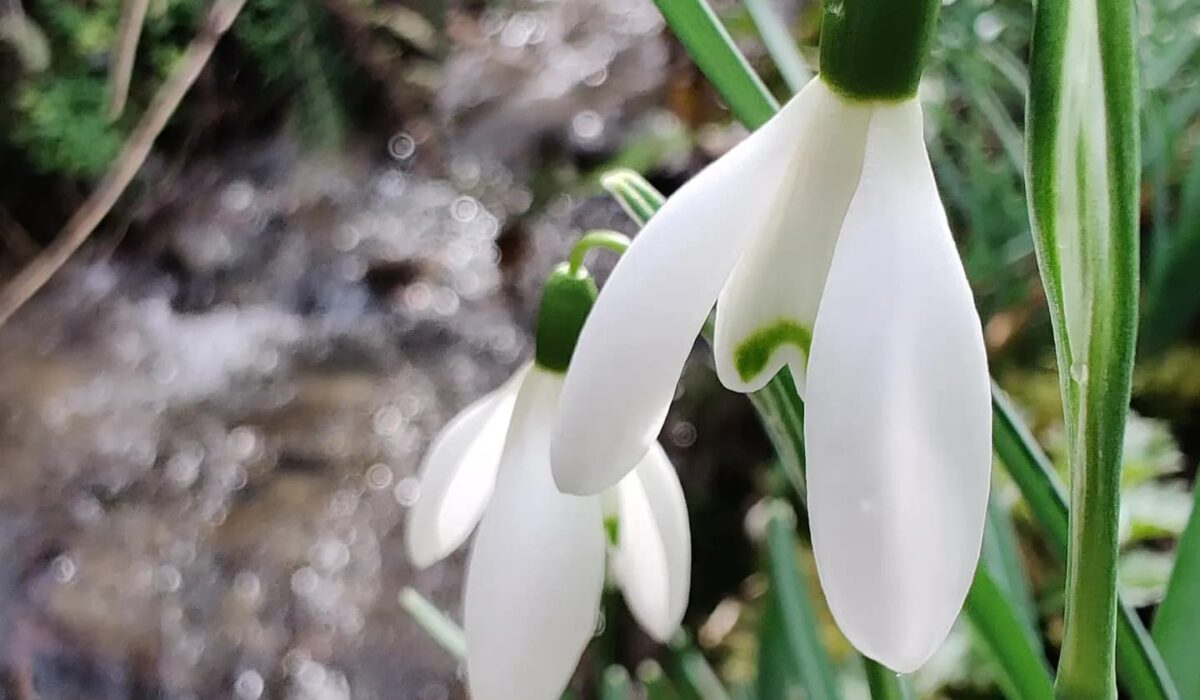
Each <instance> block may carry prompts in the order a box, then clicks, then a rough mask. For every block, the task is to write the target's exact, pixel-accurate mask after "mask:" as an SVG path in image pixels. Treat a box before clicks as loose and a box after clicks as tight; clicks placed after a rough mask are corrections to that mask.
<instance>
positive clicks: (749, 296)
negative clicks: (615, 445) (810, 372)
mask: <svg viewBox="0 0 1200 700" xmlns="http://www.w3.org/2000/svg"><path fill="white" fill-rule="evenodd" d="M807 92H808V93H809V94H808V97H809V98H810V100H811V103H812V111H811V113H810V114H809V117H808V118H809V120H810V121H809V123H808V124H807V125H806V126H805V129H804V138H803V139H802V140H801V141H800V144H799V147H798V149H797V156H796V158H795V160H794V166H793V167H792V169H791V170H790V171H789V172H788V174H787V178H786V183H785V185H784V191H785V192H786V193H787V194H786V196H785V197H782V198H781V199H780V206H779V208H778V210H777V211H776V213H775V220H774V221H773V222H772V225H771V226H770V227H768V228H767V229H766V230H764V231H763V234H762V235H760V236H757V237H755V238H754V240H752V241H750V244H749V245H748V246H747V247H746V251H745V252H744V253H742V257H741V259H739V260H738V263H737V265H736V266H735V267H734V268H733V273H732V274H731V275H730V277H729V282H728V283H726V285H725V288H724V289H723V290H721V296H720V298H719V299H718V300H717V315H716V337H715V342H714V344H713V346H714V347H713V357H714V359H715V361H716V365H717V376H719V377H720V379H721V383H722V384H724V385H725V386H726V387H728V388H729V389H732V390H733V391H742V392H750V391H757V390H759V389H761V388H762V387H763V385H765V384H766V383H767V381H768V380H770V379H771V377H773V376H775V373H776V372H778V371H779V370H780V368H782V367H783V366H784V364H788V365H790V366H791V369H792V376H793V377H794V379H795V381H796V386H797V389H798V390H799V391H800V393H801V395H803V394H804V377H805V365H806V364H807V362H808V354H807V353H808V348H809V343H810V342H811V340H812V328H813V322H814V321H815V320H816V318H817V306H818V304H819V303H820V301H821V290H822V289H823V288H824V287H825V277H826V275H827V274H828V272H829V264H830V261H831V260H832V259H833V250H834V246H835V245H836V244H837V239H838V233H839V232H840V231H841V230H842V222H843V219H844V218H845V216H846V209H847V208H849V206H850V200H851V198H852V197H854V191H855V189H856V188H857V187H858V180H859V176H860V174H861V172H862V161H863V150H864V148H865V147H866V143H867V124H868V121H869V119H870V116H871V108H870V107H869V106H867V105H864V104H861V103H852V102H848V101H846V100H845V99H843V98H841V97H839V96H838V95H836V94H834V93H833V92H832V91H830V90H829V88H828V87H826V86H825V83H824V82H822V81H820V80H817V81H814V82H813V83H812V84H811V85H810V86H809V87H808V89H807Z"/></svg>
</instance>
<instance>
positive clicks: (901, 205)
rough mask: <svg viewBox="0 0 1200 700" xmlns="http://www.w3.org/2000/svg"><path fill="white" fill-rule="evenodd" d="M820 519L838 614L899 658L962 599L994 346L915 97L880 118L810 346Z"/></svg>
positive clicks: (811, 468)
mask: <svg viewBox="0 0 1200 700" xmlns="http://www.w3.org/2000/svg"><path fill="white" fill-rule="evenodd" d="M805 413H806V415H805V430H804V434H805V439H806V440H807V455H808V489H809V518H810V523H811V528H812V538H813V549H814V551H815V554H816V559H817V571H818V573H819V574H820V578H821V585H822V588H823V589H824V591H825V595H826V598H827V599H828V601H829V606H830V609H831V610H832V611H833V615H834V619H835V620H836V621H837V623H838V625H839V626H840V627H841V629H842V631H843V632H844V633H845V634H846V637H847V638H848V639H849V640H850V641H851V642H852V643H853V644H854V645H855V646H856V647H858V649H859V650H860V651H862V652H863V653H864V654H866V655H867V656H870V657H871V658H873V659H876V660H877V661H879V662H881V663H883V664H884V665H886V666H888V667H890V668H892V669H893V670H895V671H898V672H907V671H911V670H913V669H915V668H917V667H919V666H920V665H921V664H923V663H924V662H925V661H926V660H927V659H928V658H929V656H930V655H931V654H932V653H933V652H934V651H935V650H936V648H937V647H938V646H939V645H940V644H941V642H942V640H943V639H944V638H945V636H946V634H947V633H948V632H949V630H950V626H951V625H952V624H953V622H954V620H955V617H956V616H957V615H958V612H959V610H960V608H961V607H962V603H963V599H964V597H965V596H966V592H967V589H968V587H969V586H970V584H971V578H972V575H973V573H974V571H975V566H976V563H977V561H978V557H979V549H980V543H981V541H982V537H983V522H984V515H985V511H986V509H987V495H988V476H989V472H990V466H991V410H990V399H989V383H988V371H987V357H986V355H985V352H984V345H983V336H982V331H981V329H980V323H979V316H978V314H977V313H976V311H975V306H974V303H973V301H972V297H971V290H970V288H969V287H968V285H967V280H966V276H965V275H964V273H963V268H962V263H961V262H960V261H959V259H958V255H957V253H956V251H955V248H954V242H953V240H952V239H951V237H950V230H949V227H948V225H947V223H946V215H945V212H944V210H943V209H942V205H941V201H940V199H939V198H938V194H937V186H936V184H935V182H934V179H933V172H932V170H931V168H930V165H929V158H928V155H927V154H926V152H925V147H924V143H923V141H922V133H921V110H920V107H919V106H918V105H917V103H916V102H915V101H908V102H905V103H901V104H897V105H889V106H884V107H878V108H877V110H876V112H875V114H874V115H873V116H872V118H871V127H870V135H869V136H868V140H867V153H866V161H865V164H864V166H863V179H862V185H861V186H860V188H859V191H858V193H857V194H856V195H855V198H854V201H853V203H852V204H851V205H850V211H849V212H848V213H847V215H846V226H845V229H844V230H843V231H842V234H841V237H840V240H839V241H838V245H837V251H836V252H835V254H834V258H833V266H832V268H831V269H830V272H829V280H828V283H827V284H826V289H825V294H824V298H823V299H822V301H821V309H820V311H819V312H818V314H817V323H816V327H815V329H814V334H813V345H812V355H811V357H810V359H809V372H808V397H807V405H806V411H805Z"/></svg>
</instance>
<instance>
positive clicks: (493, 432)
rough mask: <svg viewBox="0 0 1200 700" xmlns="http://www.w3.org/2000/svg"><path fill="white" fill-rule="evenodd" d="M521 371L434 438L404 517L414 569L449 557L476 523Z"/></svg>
mask: <svg viewBox="0 0 1200 700" xmlns="http://www.w3.org/2000/svg"><path fill="white" fill-rule="evenodd" d="M526 371H527V368H522V369H520V370H518V371H517V373H516V374H514V375H513V376H512V378H511V379H509V380H508V381H506V382H505V383H504V384H502V385H501V386H500V388H498V389H496V390H495V391H493V392H492V393H490V394H488V395H487V396H484V397H483V398H481V399H479V400H478V401H476V402H475V403H473V404H471V405H470V406H467V407H466V408H465V409H463V411H462V412H461V413H459V414H458V415H457V416H455V417H454V419H453V420H451V421H450V422H449V423H447V424H446V427H444V428H442V431H441V432H440V433H438V435H437V437H435V438H434V439H433V443H432V444H431V445H430V447H429V451H428V452H426V453H425V459H424V460H423V462H422V464H421V493H420V496H419V497H418V498H417V502H416V503H414V504H413V506H412V510H410V511H409V514H408V531H407V533H406V534H407V541H408V556H409V559H410V560H411V561H412V563H413V564H414V565H416V566H418V567H422V568H423V567H426V566H429V565H430V564H432V563H434V562H436V561H438V560H440V559H442V558H443V557H445V556H446V555H448V554H450V552H453V551H454V550H455V549H457V548H458V547H459V545H461V544H462V543H463V542H464V541H466V539H467V536H468V535H470V534H471V530H472V529H473V528H474V527H475V524H476V523H477V522H479V517H480V516H481V515H482V514H483V509H484V508H485V507H486V506H487V503H488V499H489V498H491V496H492V488H493V487H494V486H495V483H496V468H497V466H499V464H500V452H501V449H502V448H503V447H504V434H505V433H506V432H507V431H508V422H509V419H510V418H511V417H512V412H513V404H514V403H515V402H516V399H517V390H518V389H519V388H520V387H521V380H522V378H523V377H524V376H525V372H526Z"/></svg>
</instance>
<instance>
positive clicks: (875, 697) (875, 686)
mask: <svg viewBox="0 0 1200 700" xmlns="http://www.w3.org/2000/svg"><path fill="white" fill-rule="evenodd" d="M863 668H864V670H865V671H866V673H867V686H868V687H870V688H871V700H912V696H913V694H912V690H911V689H910V688H909V687H908V680H907V679H906V678H904V677H903V676H901V675H898V674H897V673H896V672H895V671H893V670H892V669H890V668H887V667H886V666H883V665H882V664H880V663H878V662H876V661H873V660H871V659H868V658H867V657H865V656H864V657H863Z"/></svg>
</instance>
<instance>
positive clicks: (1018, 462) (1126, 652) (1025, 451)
mask: <svg viewBox="0 0 1200 700" xmlns="http://www.w3.org/2000/svg"><path fill="white" fill-rule="evenodd" d="M992 433H993V435H992V447H993V449H995V451H996V456H997V457H999V458H1000V461H1001V462H1002V463H1003V464H1004V467H1005V470H1006V471H1007V472H1008V474H1009V476H1011V477H1012V479H1013V481H1014V482H1016V484H1017V488H1018V489H1020V491H1021V495H1022V496H1023V497H1024V498H1025V503H1026V504H1027V505H1028V506H1029V511H1030V513H1032V515H1033V519H1034V520H1035V521H1037V523H1038V525H1040V526H1041V527H1042V531H1043V532H1044V533H1045V534H1046V536H1047V538H1048V540H1049V543H1050V546H1051V548H1052V550H1053V551H1054V553H1055V554H1056V555H1057V556H1058V557H1059V558H1060V559H1063V560H1065V559H1066V558H1067V542H1068V539H1069V536H1068V529H1069V525H1068V515H1067V496H1066V489H1065V488H1063V485H1062V484H1061V483H1060V482H1059V480H1058V477H1057V476H1056V475H1055V473H1054V467H1053V466H1052V465H1051V464H1050V459H1049V458H1048V457H1046V454H1045V453H1044V452H1042V449H1041V447H1039V446H1038V444H1037V441H1036V440H1035V439H1034V438H1033V435H1032V434H1030V432H1029V430H1028V428H1026V427H1025V425H1024V423H1022V421H1021V419H1020V417H1019V416H1017V414H1016V411H1015V410H1014V409H1013V407H1012V405H1011V404H1010V403H1009V401H1008V399H1007V398H1006V397H1005V395H1004V392H1003V391H1001V390H1000V388H999V387H996V386H993V387H992ZM1118 601H1120V598H1119V597H1118ZM1117 613H1118V617H1117V672H1118V678H1119V680H1120V681H1121V685H1122V687H1124V688H1125V690H1126V691H1127V692H1128V693H1129V695H1130V696H1131V697H1132V698H1134V700H1179V699H1180V695H1179V693H1178V691H1176V689H1175V685H1174V683H1173V682H1172V680H1171V677H1170V675H1169V674H1168V672H1167V666H1166V664H1164V663H1163V659H1162V657H1161V656H1160V655H1159V652H1158V649H1157V648H1156V647H1155V646H1154V642H1153V641H1151V639H1150V634H1149V633H1148V632H1147V631H1146V628H1145V626H1144V625H1142V621H1141V619H1140V618H1138V616H1137V612H1136V611H1134V610H1133V608H1131V607H1130V606H1129V605H1127V604H1125V603H1124V602H1121V603H1120V605H1119V607H1118V610H1117Z"/></svg>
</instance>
